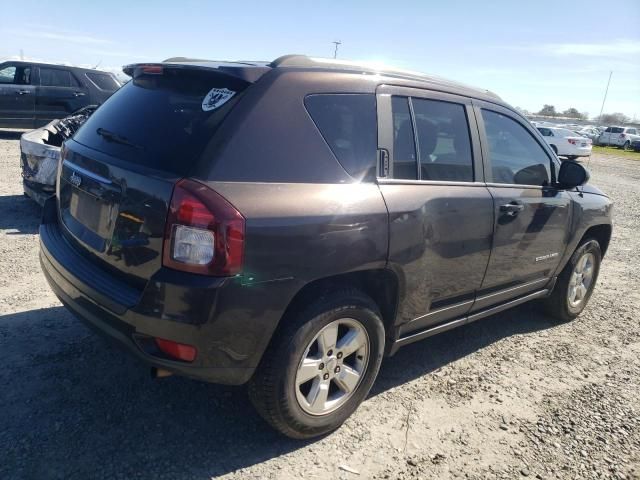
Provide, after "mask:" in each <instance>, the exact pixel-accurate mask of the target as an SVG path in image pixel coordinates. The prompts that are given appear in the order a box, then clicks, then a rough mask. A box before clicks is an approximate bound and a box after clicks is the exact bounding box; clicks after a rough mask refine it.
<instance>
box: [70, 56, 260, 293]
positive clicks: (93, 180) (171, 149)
mask: <svg viewBox="0 0 640 480" xmlns="http://www.w3.org/2000/svg"><path fill="white" fill-rule="evenodd" d="M130 73H131V74H132V76H133V78H132V80H131V81H130V82H128V83H127V84H126V85H124V86H123V87H122V88H121V89H120V90H118V91H117V92H116V93H115V94H114V95H113V96H111V97H110V98H109V100H107V101H106V102H105V103H104V104H103V105H102V106H101V107H100V108H98V110H97V111H96V112H95V113H94V114H93V115H92V116H91V117H90V118H89V120H87V122H86V123H85V124H84V125H83V126H82V127H81V128H80V130H79V131H78V132H77V133H76V134H75V136H74V137H73V139H72V140H69V141H67V142H66V143H65V147H64V149H63V153H62V165H61V168H60V171H59V182H58V201H59V204H58V206H59V217H60V220H61V223H62V225H63V229H62V230H63V234H64V235H65V237H66V238H67V240H69V242H70V243H71V244H72V245H73V246H74V247H75V248H76V249H77V250H78V251H79V252H80V253H81V254H82V255H84V256H85V257H86V258H88V259H89V260H90V261H92V262H95V263H97V264H98V265H99V266H100V267H102V268H105V269H107V270H109V271H111V272H112V273H113V274H114V275H116V276H118V277H119V278H121V279H123V280H125V281H127V282H129V283H130V284H131V285H132V286H136V287H138V288H142V287H143V286H144V284H145V283H146V282H147V281H148V279H149V278H150V277H151V276H152V275H153V274H154V273H155V272H157V271H158V269H159V268H160V267H161V265H162V245H163V239H164V233H165V232H164V230H165V221H166V217H167V211H168V206H169V203H170V200H171V195H172V191H173V186H174V184H175V182H176V181H177V180H178V179H179V178H182V177H185V176H188V175H189V173H190V172H191V171H192V169H193V168H194V167H195V165H196V163H197V161H198V158H199V156H200V154H201V152H202V150H203V149H204V148H205V146H206V145H207V143H208V142H209V141H210V140H211V138H212V136H213V134H214V132H215V131H216V129H217V128H218V126H219V125H220V124H221V122H222V121H223V119H224V118H225V116H226V115H227V114H228V112H229V111H230V110H231V109H232V108H233V107H234V105H235V104H236V103H237V102H238V101H239V99H240V98H241V96H242V93H243V92H244V90H245V89H246V88H247V87H248V85H249V83H248V82H247V81H245V80H243V79H241V78H237V77H235V76H233V75H229V74H227V73H221V72H219V71H217V70H216V69H212V68H189V67H188V66H183V65H177V66H166V65H162V64H160V65H143V66H135V67H133V68H131V69H130Z"/></svg>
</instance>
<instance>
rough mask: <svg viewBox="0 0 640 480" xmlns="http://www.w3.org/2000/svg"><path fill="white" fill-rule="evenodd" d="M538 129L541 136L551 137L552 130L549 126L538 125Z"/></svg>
mask: <svg viewBox="0 0 640 480" xmlns="http://www.w3.org/2000/svg"><path fill="white" fill-rule="evenodd" d="M538 131H539V132H540V133H541V134H542V136H543V137H553V132H552V131H551V129H549V128H544V127H539V128H538Z"/></svg>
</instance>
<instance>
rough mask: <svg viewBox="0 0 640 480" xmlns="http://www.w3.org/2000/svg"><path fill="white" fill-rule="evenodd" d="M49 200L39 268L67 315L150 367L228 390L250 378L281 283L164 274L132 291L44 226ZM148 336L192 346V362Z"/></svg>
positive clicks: (278, 310) (280, 302) (278, 309)
mask: <svg viewBox="0 0 640 480" xmlns="http://www.w3.org/2000/svg"><path fill="white" fill-rule="evenodd" d="M51 203H52V202H51V201H50V202H47V205H45V213H44V222H45V223H43V224H42V225H41V226H40V264H41V267H42V271H43V272H44V274H45V277H46V279H47V281H48V282H49V285H50V286H51V289H52V290H53V292H54V293H55V294H56V295H57V297H58V298H59V299H60V301H61V302H62V303H63V304H64V305H65V306H66V307H67V308H68V309H69V310H70V311H71V312H73V313H74V314H75V315H76V316H77V317H78V318H80V319H81V320H82V321H84V322H85V323H86V324H88V325H89V326H90V327H93V328H94V329H95V330H97V331H98V332H100V333H101V334H103V335H104V336H106V337H108V338H110V339H111V340H114V341H116V342H117V343H118V344H120V345H122V346H123V347H125V349H127V350H128V351H130V352H131V353H133V354H134V355H135V356H136V357H138V358H139V359H140V360H142V361H143V362H145V363H146V364H148V365H150V366H152V367H156V368H163V369H166V370H169V371H171V372H174V373H177V374H179V375H183V376H187V377H191V378H196V379H199V380H205V381H209V382H214V383H223V384H230V385H239V384H242V383H245V382H246V381H248V380H249V379H250V378H251V376H252V375H253V372H254V370H255V368H256V367H257V365H258V363H259V361H260V358H261V357H262V354H263V353H264V350H265V349H266V347H267V345H268V343H269V341H270V339H271V336H272V334H273V331H274V330H275V328H276V326H277V323H278V321H279V319H280V317H281V316H282V312H283V311H284V308H285V307H286V301H285V299H286V297H287V296H288V295H285V294H283V287H284V286H283V285H276V283H278V282H275V283H272V284H271V285H265V286H262V287H260V286H252V287H251V288H247V287H246V286H243V285H242V282H241V281H240V280H239V279H235V278H208V277H201V276H194V275H189V274H182V273H180V272H167V271H161V272H159V273H158V275H155V276H154V277H152V278H151V279H150V280H149V282H148V284H147V286H146V287H145V288H144V289H143V290H142V291H134V290H133V289H132V288H131V287H130V286H127V285H126V284H125V283H122V282H121V281H120V280H119V279H114V278H113V276H111V275H110V274H109V273H107V272H104V271H101V270H100V269H99V268H98V267H97V266H95V265H94V264H92V263H91V262H89V261H88V260H86V259H84V257H83V256H81V255H80V254H79V253H78V252H76V251H75V249H74V247H72V246H71V245H70V244H69V243H68V242H67V241H66V240H65V239H64V238H63V237H62V236H61V235H60V227H59V225H58V224H57V221H54V222H51V223H46V222H47V217H49V218H51V210H52V209H51ZM53 203H55V202H53ZM194 277H195V278H194ZM136 292H137V293H136ZM185 295H188V297H185ZM153 337H156V338H163V339H168V340H173V341H175V342H179V343H184V344H188V345H193V346H195V347H196V348H197V351H198V354H197V357H196V359H195V360H194V361H193V362H191V363H186V362H181V361H176V360H172V359H170V358H169V357H166V356H165V355H163V354H162V353H161V352H159V351H158V350H157V348H155V343H154V341H153Z"/></svg>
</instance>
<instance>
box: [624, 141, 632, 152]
mask: <svg viewBox="0 0 640 480" xmlns="http://www.w3.org/2000/svg"><path fill="white" fill-rule="evenodd" d="M630 148H631V142H630V141H629V140H627V141H626V142H624V145H622V149H623V150H629V149H630Z"/></svg>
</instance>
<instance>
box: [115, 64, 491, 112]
mask: <svg viewBox="0 0 640 480" xmlns="http://www.w3.org/2000/svg"><path fill="white" fill-rule="evenodd" d="M162 63H163V64H173V65H176V66H178V65H181V66H185V67H186V66H189V67H195V68H215V69H221V70H227V71H229V70H231V69H238V70H242V71H243V75H238V76H243V77H244V76H249V77H255V79H254V80H253V81H255V80H257V79H258V78H259V77H260V76H262V75H263V74H264V73H266V72H267V71H269V70H273V69H282V70H284V69H291V70H294V69H295V70H309V71H322V72H333V73H338V72H344V73H354V72H358V73H369V74H373V75H380V76H382V77H387V78H389V79H391V80H393V79H395V80H397V81H399V82H394V83H402V81H405V82H406V83H407V86H414V85H415V84H416V83H417V84H423V85H422V86H425V87H429V88H431V89H434V88H435V89H441V90H455V93H457V94H462V95H466V96H469V97H475V98H480V99H485V100H488V101H491V102H496V101H497V102H498V103H503V102H502V99H501V98H500V97H499V96H498V95H496V94H495V93H493V92H491V91H489V90H484V89H480V88H476V87H471V86H469V85H465V84H462V83H459V82H454V81H451V80H448V79H445V78H441V77H437V76H434V75H427V74H424V73H420V72H414V71H409V70H402V69H396V68H391V67H387V66H381V65H374V64H366V63H358V62H350V61H343V60H336V59H327V58H316V57H309V56H306V55H283V56H281V57H278V58H276V59H275V60H273V61H271V62H266V61H255V60H242V61H226V60H207V59H201V58H189V57H171V58H167V59H166V60H164V61H163V62H162ZM136 65H142V64H134V65H127V66H125V67H124V68H123V71H125V73H127V74H130V73H129V72H131V70H132V68H133V67H135V66H136ZM409 84H412V85H409Z"/></svg>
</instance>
